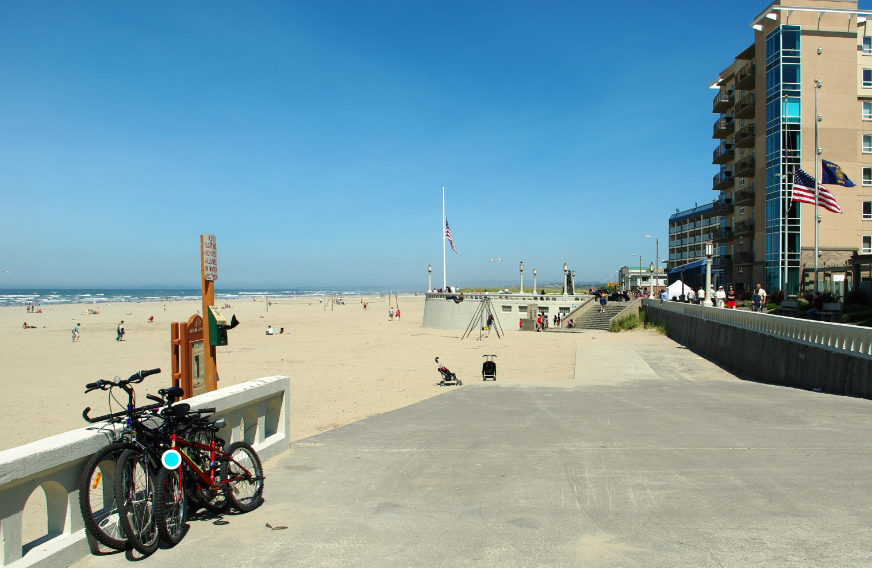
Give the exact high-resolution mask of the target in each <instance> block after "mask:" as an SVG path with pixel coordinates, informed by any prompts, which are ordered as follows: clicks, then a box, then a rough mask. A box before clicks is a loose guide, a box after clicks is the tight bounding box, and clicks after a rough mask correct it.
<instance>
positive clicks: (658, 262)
mask: <svg viewBox="0 0 872 568" xmlns="http://www.w3.org/2000/svg"><path fill="white" fill-rule="evenodd" d="M645 238H646V239H654V247H655V248H656V253H657V255H656V256H655V257H654V260H656V261H657V266H655V267H654V270H655V272H654V277H655V278H656V277H657V272H659V269H660V237H652V236H651V235H645ZM657 285H658V286H659V285H660V280H659V279H658V280H657ZM651 293H652V294H653V293H654V288H653V285H652V288H651Z"/></svg>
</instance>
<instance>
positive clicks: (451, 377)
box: [436, 357, 463, 387]
mask: <svg viewBox="0 0 872 568" xmlns="http://www.w3.org/2000/svg"><path fill="white" fill-rule="evenodd" d="M436 363H437V364H439V357H436ZM439 374H440V375H442V380H441V381H439V386H440V387H451V386H454V385H457V386H461V385H462V384H463V383H462V382H461V381H460V380H459V379H458V378H457V375H455V374H454V373H452V372H451V371H449V370H448V367H446V366H445V365H439Z"/></svg>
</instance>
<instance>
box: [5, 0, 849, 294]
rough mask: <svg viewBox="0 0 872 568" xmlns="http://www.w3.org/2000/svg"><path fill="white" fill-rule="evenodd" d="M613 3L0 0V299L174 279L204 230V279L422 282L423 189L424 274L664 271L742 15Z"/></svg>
mask: <svg viewBox="0 0 872 568" xmlns="http://www.w3.org/2000/svg"><path fill="white" fill-rule="evenodd" d="M616 6H617V5H614V4H607V3H589V2H524V3H521V2H472V3H470V2H447V1H438V2H436V1H434V2H423V1H421V2H418V1H416V2H347V1H346V2H336V1H318V2H314V1H313V2H295V3H290V2H275V3H269V2H245V3H237V2H234V3H230V2H184V3H176V2H149V3H141V2H77V3H61V2H55V3H48V2H18V3H8V4H6V5H5V6H4V13H3V16H2V18H0V52H2V53H4V61H3V64H2V65H0V122H2V131H3V134H2V135H0V214H2V218H3V221H4V222H3V225H4V227H3V231H2V233H0V235H2V237H0V238H2V247H0V263H2V265H3V266H2V267H0V269H3V270H9V271H10V272H9V274H5V273H3V274H0V276H3V281H0V286H2V287H7V288H9V287H37V286H47V287H52V286H56V287H73V286H121V287H127V286H130V287H142V286H197V285H198V282H199V235H200V234H201V233H205V232H208V233H213V234H215V235H216V236H217V242H218V264H219V281H218V286H219V288H223V287H281V288H311V287H349V286H362V287H393V288H400V289H418V288H423V287H424V286H425V285H426V267H427V265H428V264H433V266H434V281H438V282H440V283H441V263H442V258H441V256H442V250H441V246H442V240H441V214H442V212H441V190H442V187H443V186H445V188H446V201H447V217H448V220H449V222H450V225H451V230H452V235H453V236H454V240H455V245H456V246H457V250H458V254H454V253H452V252H451V251H450V249H449V252H448V254H449V258H448V277H449V278H448V280H449V283H454V284H464V283H483V282H494V283H503V282H510V281H513V280H515V279H516V277H517V268H518V262H519V261H521V260H523V261H524V264H525V266H526V267H527V270H528V271H532V268H534V267H535V268H537V269H538V271H539V274H540V279H542V280H557V279H559V278H560V274H561V267H562V265H563V263H564V262H567V263H568V264H569V265H570V266H571V267H572V268H574V269H575V270H576V271H577V274H578V276H577V278H578V279H579V280H581V281H586V280H604V279H606V278H607V277H608V276H609V274H610V273H611V272H612V271H614V270H615V269H616V268H617V267H619V266H620V265H621V264H629V265H633V264H635V263H637V262H638V259H636V258H634V257H632V256H631V254H632V253H641V254H642V255H643V259H644V263H645V264H646V265H647V264H648V263H649V262H650V261H652V260H653V259H654V241H653V240H651V239H645V238H643V237H642V235H644V234H651V235H659V236H660V237H661V240H662V241H663V242H662V243H661V249H660V256H661V258H665V257H666V256H667V255H668V251H667V250H666V244H665V241H666V237H667V219H668V216H669V214H670V213H672V212H674V211H675V208H676V207H679V208H682V209H683V208H687V207H692V206H693V205H694V202H700V203H702V202H703V201H706V200H711V199H713V198H714V197H715V194H714V192H712V191H711V189H710V188H711V177H712V175H714V173H715V171H716V167H715V166H712V165H711V163H710V162H711V151H712V149H713V148H714V146H715V142H714V141H713V140H712V139H711V125H712V123H713V121H714V119H715V116H714V115H713V114H712V113H711V112H710V111H711V99H712V96H713V93H712V91H710V90H708V89H706V85H707V84H708V83H709V82H710V81H712V80H713V79H715V78H716V76H717V72H718V71H719V70H720V69H722V68H724V67H726V66H727V65H728V64H729V63H730V62H731V61H732V57H733V56H735V55H736V54H737V53H739V51H741V50H742V49H743V48H744V47H746V46H747V45H749V44H750V43H751V42H752V41H753V35H752V32H751V30H750V29H749V27H748V26H749V24H750V22H751V20H752V19H753V17H754V16H755V15H756V14H757V13H758V12H759V11H760V10H762V9H763V8H764V7H765V6H766V4H765V3H763V2H757V1H747V0H739V1H736V2H732V3H730V7H729V9H728V10H727V9H726V7H725V5H724V4H722V3H718V2H674V3H659V2H658V3H655V2H624V3H622V4H621V5H620V6H621V7H620V10H619V8H618V7H616ZM861 6H863V7H865V5H864V4H863V3H861ZM494 256H499V257H502V259H503V262H498V261H494V262H490V263H489V262H488V259H490V258H491V257H494ZM527 276H528V277H530V274H529V273H528V274H527Z"/></svg>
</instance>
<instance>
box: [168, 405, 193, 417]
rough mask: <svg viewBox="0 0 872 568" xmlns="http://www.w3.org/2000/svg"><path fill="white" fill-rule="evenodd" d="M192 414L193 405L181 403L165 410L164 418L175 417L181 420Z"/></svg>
mask: <svg viewBox="0 0 872 568" xmlns="http://www.w3.org/2000/svg"><path fill="white" fill-rule="evenodd" d="M190 412H191V405H190V404H188V403H186V402H180V403H179V404H174V405H172V406H170V407H169V408H167V409H166V410H164V412H163V414H164V416H174V417H176V418H180V417H182V416H185V415H187V414H188V413H190Z"/></svg>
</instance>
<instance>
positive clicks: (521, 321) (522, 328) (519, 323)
mask: <svg viewBox="0 0 872 568" xmlns="http://www.w3.org/2000/svg"><path fill="white" fill-rule="evenodd" d="M523 330H524V318H521V319H519V320H518V331H523Z"/></svg>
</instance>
